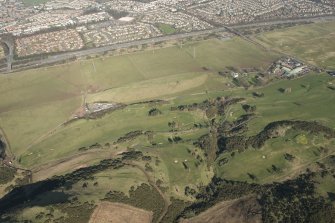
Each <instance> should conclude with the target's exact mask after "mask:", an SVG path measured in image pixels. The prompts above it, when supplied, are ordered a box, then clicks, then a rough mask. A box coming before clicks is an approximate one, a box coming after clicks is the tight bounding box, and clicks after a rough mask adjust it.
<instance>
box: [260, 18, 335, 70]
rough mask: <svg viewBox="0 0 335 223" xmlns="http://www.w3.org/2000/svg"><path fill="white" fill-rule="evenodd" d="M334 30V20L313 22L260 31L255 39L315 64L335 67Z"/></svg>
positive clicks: (327, 67) (330, 67) (328, 67)
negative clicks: (267, 31)
mask: <svg viewBox="0 0 335 223" xmlns="http://www.w3.org/2000/svg"><path fill="white" fill-rule="evenodd" d="M334 30H335V22H327V23H315V24H308V25H303V26H297V27H291V28H287V29H283V30H280V31H274V32H269V33H262V34H259V35H257V36H256V39H258V40H259V41H261V42H263V43H265V44H266V45H267V46H268V47H270V48H275V49H279V50H280V51H282V52H285V53H288V54H291V55H294V56H296V57H298V58H301V59H303V60H306V61H308V62H310V63H312V64H315V65H317V66H321V67H323V68H326V69H335V45H334V43H333V42H334V41H333V39H334V38H335V32H334Z"/></svg>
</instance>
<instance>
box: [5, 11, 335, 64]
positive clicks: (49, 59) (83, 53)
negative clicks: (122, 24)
mask: <svg viewBox="0 0 335 223" xmlns="http://www.w3.org/2000/svg"><path fill="white" fill-rule="evenodd" d="M328 20H335V16H323V17H313V18H297V19H287V20H278V21H269V22H256V23H250V24H243V25H233V26H229V27H228V26H227V27H219V28H214V29H209V30H202V31H194V32H191V33H181V34H175V35H167V36H161V37H155V38H151V39H143V40H137V41H133V42H127V43H119V44H113V45H108V46H103V47H98V48H91V49H83V50H79V51H75V52H66V53H61V54H57V55H53V56H48V57H47V58H45V59H42V60H36V61H32V62H30V63H27V64H26V66H25V67H26V68H29V67H34V66H41V65H46V64H52V63H57V62H61V61H65V60H70V59H73V58H76V57H84V56H89V55H94V54H101V53H104V52H108V51H111V50H115V49H121V48H129V47H132V46H138V45H143V44H153V43H158V42H164V41H169V40H177V39H184V38H187V37H194V36H200V35H207V34H211V33H217V32H224V31H228V32H232V33H234V34H236V32H235V31H234V29H237V28H245V27H255V26H268V25H277V24H287V23H299V22H318V21H328ZM11 50H12V51H11V56H10V58H9V59H10V60H9V63H8V68H9V67H11V63H12V62H13V49H11Z"/></svg>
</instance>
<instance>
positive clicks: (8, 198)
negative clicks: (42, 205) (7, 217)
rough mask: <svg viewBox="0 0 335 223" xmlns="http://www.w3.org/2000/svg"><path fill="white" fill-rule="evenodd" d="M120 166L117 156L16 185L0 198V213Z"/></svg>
mask: <svg viewBox="0 0 335 223" xmlns="http://www.w3.org/2000/svg"><path fill="white" fill-rule="evenodd" d="M122 166H124V164H123V163H122V160H121V159H119V158H117V159H106V160H102V161H100V163H99V164H96V165H93V166H90V167H84V168H81V169H78V170H75V171H73V172H71V173H68V174H65V175H63V176H54V177H52V178H50V179H47V180H43V181H39V182H36V183H32V184H28V185H23V186H19V187H16V188H14V189H13V190H12V191H11V192H9V193H8V194H6V195H5V196H4V197H2V198H1V199H0V215H1V214H3V213H5V212H7V211H11V210H14V209H15V208H17V207H18V206H19V205H21V204H25V205H29V203H33V202H34V199H35V198H36V197H37V196H38V195H41V194H43V193H46V192H49V191H53V190H55V189H59V188H68V187H71V186H72V185H73V184H75V183H77V182H79V181H80V180H85V179H89V178H90V177H91V176H92V175H93V174H96V173H98V172H100V171H103V170H106V169H108V168H113V169H118V168H121V167H122Z"/></svg>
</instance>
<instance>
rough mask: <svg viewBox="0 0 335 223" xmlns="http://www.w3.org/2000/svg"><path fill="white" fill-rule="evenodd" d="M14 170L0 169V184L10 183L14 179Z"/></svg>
mask: <svg viewBox="0 0 335 223" xmlns="http://www.w3.org/2000/svg"><path fill="white" fill-rule="evenodd" d="M15 173H16V170H15V169H13V168H9V167H5V166H4V167H0V184H6V183H9V182H11V181H12V180H13V179H14V177H15Z"/></svg>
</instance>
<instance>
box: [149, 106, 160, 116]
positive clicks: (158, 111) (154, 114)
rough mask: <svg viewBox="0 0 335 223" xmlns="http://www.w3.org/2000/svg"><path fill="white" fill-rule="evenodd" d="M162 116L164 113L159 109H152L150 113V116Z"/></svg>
mask: <svg viewBox="0 0 335 223" xmlns="http://www.w3.org/2000/svg"><path fill="white" fill-rule="evenodd" d="M161 114H162V112H161V110H159V109H158V108H152V109H150V110H149V112H148V115H149V116H157V115H161Z"/></svg>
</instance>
